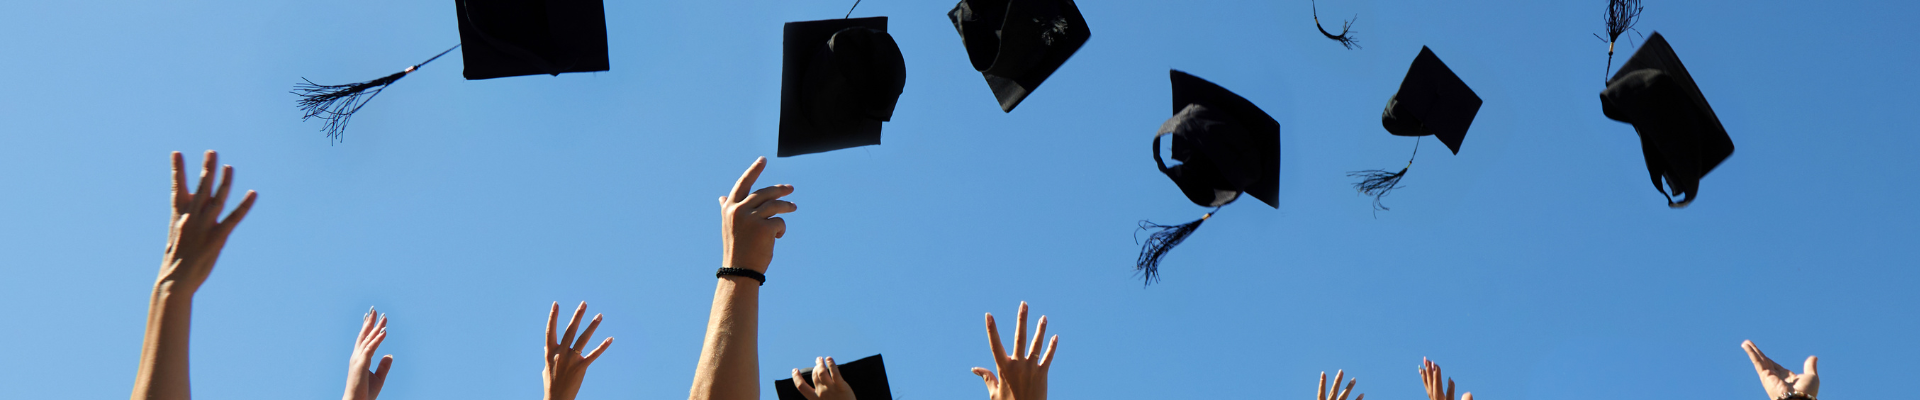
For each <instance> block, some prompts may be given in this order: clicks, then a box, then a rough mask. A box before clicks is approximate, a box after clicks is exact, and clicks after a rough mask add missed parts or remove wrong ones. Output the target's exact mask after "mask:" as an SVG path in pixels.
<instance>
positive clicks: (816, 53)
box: [779, 17, 907, 157]
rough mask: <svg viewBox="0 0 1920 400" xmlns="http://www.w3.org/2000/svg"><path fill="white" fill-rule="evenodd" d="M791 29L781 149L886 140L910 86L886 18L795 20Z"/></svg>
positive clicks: (813, 149)
mask: <svg viewBox="0 0 1920 400" xmlns="http://www.w3.org/2000/svg"><path fill="white" fill-rule="evenodd" d="M785 34H786V38H785V39H784V40H783V48H784V50H783V53H784V54H783V55H782V56H781V71H780V151H779V155H780V156H781V157H789V156H797V155H801V154H809V153H819V152H825V151H833V150H839V149H844V148H849V147H857V146H866V145H876V144H880V122H881V121H888V120H891V119H893V107H894V104H895V103H896V102H898V101H899V100H900V92H901V90H902V89H904V88H905V87H906V84H907V66H906V61H905V60H904V59H903V58H902V57H901V55H900V46H899V45H898V44H896V43H894V41H893V36H892V35H888V34H887V17H872V18H853V19H829V20H820V21H802V22H788V23H787V25H786V33H785Z"/></svg>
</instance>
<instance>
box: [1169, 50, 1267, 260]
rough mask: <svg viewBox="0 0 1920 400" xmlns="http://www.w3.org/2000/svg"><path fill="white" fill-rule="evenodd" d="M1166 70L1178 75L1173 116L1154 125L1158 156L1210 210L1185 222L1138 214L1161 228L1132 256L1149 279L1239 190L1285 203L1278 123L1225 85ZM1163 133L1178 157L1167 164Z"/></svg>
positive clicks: (1191, 196)
mask: <svg viewBox="0 0 1920 400" xmlns="http://www.w3.org/2000/svg"><path fill="white" fill-rule="evenodd" d="M1168 74H1169V75H1171V78H1172V80H1173V118H1168V119H1167V122H1165V123H1162V124H1160V130H1159V131H1156V132H1154V136H1153V163H1154V164H1155V165H1158V166H1159V167H1160V172H1161V173H1163V174H1166V175H1167V178H1168V179H1172V180H1173V183H1174V185H1175V186H1178V187H1180V193H1182V194H1185V195H1186V196H1187V200H1189V201H1192V202H1193V204H1195V205H1199V206H1201V207H1212V208H1213V211H1212V212H1208V213H1206V214H1205V215H1202V216H1200V219H1198V220H1194V221H1193V222H1188V223H1185V224H1180V225H1159V224H1154V223H1152V222H1149V221H1140V228H1141V229H1154V230H1158V232H1154V233H1153V235H1151V236H1149V237H1148V238H1147V242H1146V244H1145V245H1144V246H1142V247H1141V248H1140V257H1139V258H1138V259H1137V260H1136V261H1135V263H1134V272H1135V273H1138V274H1141V275H1142V276H1143V277H1144V278H1145V279H1146V282H1147V283H1148V284H1152V283H1153V282H1156V281H1159V280H1160V258H1161V257H1164V256H1166V254H1167V252H1168V251H1169V250H1173V247H1174V246H1178V245H1180V243H1181V242H1184V241H1186V239H1187V236H1188V235H1192V234H1193V231H1194V230H1195V229H1199V228H1200V223H1202V222H1206V221H1207V219H1208V218H1212V217H1213V214H1214V213H1215V212H1219V210H1220V207H1223V206H1226V205H1227V204H1228V203H1232V202H1233V201H1234V200H1237V199H1239V197H1240V195H1241V194H1242V193H1245V194H1247V195H1251V196H1253V197H1254V198H1256V199H1259V200H1260V201H1261V202H1264V203H1267V206H1270V207H1273V208H1275V209H1278V208H1280V123H1279V122H1277V121H1274V120H1273V117H1271V116H1268V115H1267V113H1266V112H1265V111H1261V110H1260V107H1259V106H1255V105H1254V104H1253V102H1251V101H1247V99H1246V98H1243V97H1240V95H1237V94H1234V93H1233V92H1231V91H1228V90H1227V89H1226V88H1223V87H1220V85H1216V84H1214V83H1213V82H1208V81H1207V80H1205V79H1200V77H1196V76H1193V75H1189V74H1187V73H1185V72H1181V71H1179V70H1171V71H1169V72H1168ZM1162 136H1172V137H1173V146H1172V147H1173V149H1172V151H1173V159H1174V160H1175V161H1179V162H1180V164H1179V165H1175V166H1172V167H1168V166H1167V163H1166V161H1165V160H1163V159H1161V158H1160V138H1161V137H1162Z"/></svg>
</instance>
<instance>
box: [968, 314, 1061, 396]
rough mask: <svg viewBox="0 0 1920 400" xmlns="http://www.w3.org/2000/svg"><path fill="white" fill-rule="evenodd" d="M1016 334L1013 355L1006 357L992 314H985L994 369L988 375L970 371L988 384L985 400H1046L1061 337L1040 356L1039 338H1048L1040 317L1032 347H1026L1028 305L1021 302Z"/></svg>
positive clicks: (1044, 320) (977, 369) (975, 369)
mask: <svg viewBox="0 0 1920 400" xmlns="http://www.w3.org/2000/svg"><path fill="white" fill-rule="evenodd" d="M1014 329H1015V330H1017V331H1018V332H1017V333H1015V334H1014V336H1013V346H1014V347H1013V352H1012V353H1008V352H1007V351H1006V349H1005V348H1004V347H1001V346H1000V331H999V329H998V328H997V327H995V326H994V323H993V313H987V342H988V344H989V345H991V346H992V348H993V364H994V367H995V368H996V369H997V370H996V371H995V372H988V371H987V369H986V368H980V367H973V374H974V375H979V376H980V379H981V380H984V381H985V382H986V384H987V396H988V397H990V398H992V400H1046V399H1047V369H1048V368H1050V367H1052V366H1053V350H1054V348H1055V347H1057V346H1059V344H1060V336H1059V335H1054V337H1053V339H1051V340H1048V341H1047V352H1046V353H1044V355H1042V353H1040V338H1042V337H1045V336H1046V335H1047V317H1046V316H1045V315H1042V316H1040V324H1039V327H1038V328H1037V329H1035V330H1034V333H1033V343H1031V345H1029V343H1027V302H1024V301H1022V302H1020V323H1019V324H1018V325H1014Z"/></svg>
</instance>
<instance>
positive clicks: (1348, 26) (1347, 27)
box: [1313, 0, 1638, 50]
mask: <svg viewBox="0 0 1920 400" xmlns="http://www.w3.org/2000/svg"><path fill="white" fill-rule="evenodd" d="M1616 1H1618V0H1616ZM1635 2H1638V0H1635ZM1314 3H1318V2H1317V1H1315V2H1314ZM1359 20H1360V15H1358V14H1355V15H1354V16H1353V20H1352V21H1340V34H1338V35H1335V34H1333V33H1332V32H1327V28H1326V27H1323V26H1320V5H1319V4H1314V5H1313V27H1315V28H1320V34H1322V35H1326V36H1327V38H1328V39H1333V41H1335V42H1340V45H1341V46H1346V47H1347V50H1353V49H1354V48H1355V47H1360V43H1359V42H1356V41H1354V39H1353V35H1349V34H1348V31H1351V30H1353V21H1359Z"/></svg>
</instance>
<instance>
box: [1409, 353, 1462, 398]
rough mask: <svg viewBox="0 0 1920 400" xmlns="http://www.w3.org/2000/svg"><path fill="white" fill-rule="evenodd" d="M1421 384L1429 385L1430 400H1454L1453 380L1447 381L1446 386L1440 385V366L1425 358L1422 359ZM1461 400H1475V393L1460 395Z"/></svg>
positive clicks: (1428, 396)
mask: <svg viewBox="0 0 1920 400" xmlns="http://www.w3.org/2000/svg"><path fill="white" fill-rule="evenodd" d="M1420 363H1421V365H1420V383H1423V384H1426V385H1427V399H1428V400H1453V380H1452V379H1447V380H1446V386H1445V387H1444V389H1446V390H1444V391H1443V390H1441V389H1443V387H1441V385H1440V382H1441V380H1440V364H1434V363H1433V361H1431V360H1427V359H1425V358H1421V359H1420ZM1460 396H1461V397H1460V400H1473V392H1467V393H1465V394H1462V395H1460Z"/></svg>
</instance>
